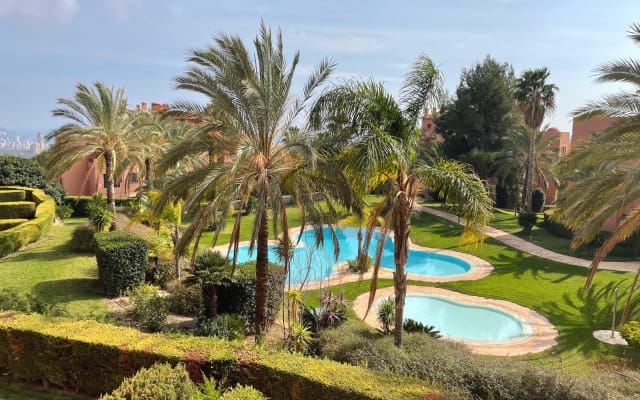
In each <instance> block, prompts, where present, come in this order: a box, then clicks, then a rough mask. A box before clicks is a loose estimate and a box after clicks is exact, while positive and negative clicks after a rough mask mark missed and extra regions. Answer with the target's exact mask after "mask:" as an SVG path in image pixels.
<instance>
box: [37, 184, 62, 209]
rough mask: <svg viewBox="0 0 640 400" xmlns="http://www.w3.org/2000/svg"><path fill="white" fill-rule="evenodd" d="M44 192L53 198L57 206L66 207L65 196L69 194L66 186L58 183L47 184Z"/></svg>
mask: <svg viewBox="0 0 640 400" xmlns="http://www.w3.org/2000/svg"><path fill="white" fill-rule="evenodd" d="M42 190H43V191H44V192H45V193H46V194H48V195H49V196H51V198H52V199H53V200H54V201H55V202H56V205H57V206H62V205H64V196H65V195H66V194H67V191H66V190H65V189H64V186H62V185H61V184H59V183H58V182H47V183H45V185H44V187H43V188H42Z"/></svg>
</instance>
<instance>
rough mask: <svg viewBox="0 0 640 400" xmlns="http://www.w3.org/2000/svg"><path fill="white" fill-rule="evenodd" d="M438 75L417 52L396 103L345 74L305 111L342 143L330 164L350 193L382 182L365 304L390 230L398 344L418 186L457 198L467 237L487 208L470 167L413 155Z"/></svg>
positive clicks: (373, 217) (373, 216)
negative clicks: (380, 220)
mask: <svg viewBox="0 0 640 400" xmlns="http://www.w3.org/2000/svg"><path fill="white" fill-rule="evenodd" d="M441 81H442V80H441V76H440V72H439V71H438V70H437V69H436V68H435V66H434V64H433V62H432V61H431V59H429V58H428V57H427V56H426V55H421V56H420V57H419V58H418V60H417V62H416V63H415V64H414V65H413V68H412V70H411V72H410V73H409V74H408V75H407V76H406V79H405V82H404V85H403V89H402V92H401V103H400V104H398V103H397V102H396V100H395V99H394V98H393V97H392V96H391V95H390V94H389V93H387V92H386V91H385V89H384V87H383V86H382V85H381V84H379V83H376V82H373V81H348V82H346V83H345V84H344V85H341V86H338V87H335V88H333V89H331V90H329V91H327V92H325V93H324V94H323V96H322V97H321V98H320V99H319V100H318V102H317V104H316V106H315V107H314V109H313V111H312V114H311V117H312V121H313V123H314V125H315V128H316V129H318V130H319V131H321V132H323V135H324V136H325V137H326V138H327V140H328V141H329V142H331V143H333V145H334V146H339V147H340V148H341V150H342V152H341V154H342V155H341V156H340V157H339V158H338V159H337V160H336V163H337V164H339V165H342V166H343V168H344V169H345V171H346V174H347V176H349V177H350V178H351V179H352V185H353V187H354V189H355V192H356V193H359V194H361V195H364V194H366V193H368V192H369V191H370V190H371V188H372V187H374V186H377V185H379V184H383V186H384V187H385V188H386V189H385V193H384V195H385V198H384V200H383V201H382V202H381V203H380V204H379V205H378V206H376V207H375V208H374V210H373V211H372V212H371V213H370V216H369V222H368V228H369V229H368V230H367V233H366V237H365V242H364V244H363V247H364V248H368V245H369V243H370V240H371V238H372V235H373V229H374V227H375V225H376V224H377V222H378V218H379V217H380V216H382V215H384V218H383V220H384V223H383V227H382V229H381V234H380V241H379V242H378V251H377V254H376V260H375V263H374V269H373V280H372V282H371V295H370V298H369V308H370V307H371V305H372V303H373V300H374V298H375V291H376V288H377V277H378V272H379V268H380V260H381V257H382V249H383V244H384V240H385V239H386V237H387V236H388V234H389V233H390V231H391V230H393V234H394V260H395V267H396V269H395V272H394V292H395V327H396V329H395V332H394V335H395V344H396V345H397V346H402V343H403V331H402V323H403V318H404V303H405V297H406V291H407V274H406V269H405V266H406V262H407V257H408V249H409V233H410V220H411V214H412V212H413V208H414V204H415V201H416V198H417V196H418V194H419V193H420V192H421V191H422V190H423V189H432V190H436V189H437V190H439V191H440V193H441V194H442V195H443V196H446V198H447V201H449V202H451V203H455V204H457V205H459V210H460V212H461V215H462V216H463V217H464V218H465V231H464V235H463V240H464V241H465V242H466V241H473V240H477V239H478V238H479V237H480V236H481V231H482V228H483V227H484V225H485V224H486V223H487V222H488V221H489V218H490V215H491V209H492V206H491V200H490V199H489V197H488V196H487V193H486V191H485V188H484V186H483V185H482V182H481V181H480V180H479V178H478V177H477V176H476V175H475V174H474V173H473V172H472V171H471V170H470V168H469V167H468V166H466V165H463V164H461V163H459V162H455V161H447V160H442V159H441V160H438V161H436V162H434V163H432V164H426V163H423V162H415V159H416V144H417V143H418V140H419V136H420V131H419V130H418V129H417V128H416V123H417V121H418V116H419V115H420V113H421V111H422V109H423V107H424V106H425V105H427V104H428V103H431V102H434V101H437V99H438V97H439V95H440V92H441V90H440V88H441ZM385 210H386V211H385Z"/></svg>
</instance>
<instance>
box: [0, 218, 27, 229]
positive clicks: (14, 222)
mask: <svg viewBox="0 0 640 400" xmlns="http://www.w3.org/2000/svg"><path fill="white" fill-rule="evenodd" d="M27 221H28V219H24V218H12V219H0V231H6V230H7V229H11V228H15V227H16V226H18V225H20V224H23V223H25V222H27Z"/></svg>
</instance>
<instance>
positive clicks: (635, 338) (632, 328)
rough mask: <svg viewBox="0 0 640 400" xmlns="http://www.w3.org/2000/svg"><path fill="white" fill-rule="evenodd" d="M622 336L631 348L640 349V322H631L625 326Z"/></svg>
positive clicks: (621, 332) (621, 331)
mask: <svg viewBox="0 0 640 400" xmlns="http://www.w3.org/2000/svg"><path fill="white" fill-rule="evenodd" d="M620 335H621V336H622V337H623V338H624V340H626V341H627V343H629V346H631V347H633V348H635V349H640V322H638V321H631V322H628V323H626V324H624V326H623V327H622V329H621V330H620Z"/></svg>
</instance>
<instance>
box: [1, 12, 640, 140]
mask: <svg viewBox="0 0 640 400" xmlns="http://www.w3.org/2000/svg"><path fill="white" fill-rule="evenodd" d="M633 18H636V19H635V20H634V19H633ZM261 20H264V21H265V22H266V23H267V24H269V25H271V26H272V27H273V28H274V29H278V28H280V29H281V30H282V34H283V38H284V46H285V50H286V51H287V52H288V54H290V55H293V53H294V52H295V51H296V50H299V51H300V54H301V60H300V65H299V68H298V74H297V75H298V81H299V82H300V81H302V80H303V79H304V77H305V76H306V75H307V74H308V73H309V72H310V71H311V70H312V68H313V67H314V66H315V65H317V63H318V62H319V61H320V60H321V59H323V58H330V59H331V60H333V61H335V62H336V63H337V64H338V67H337V70H336V73H335V74H334V77H333V82H335V83H340V82H341V80H343V79H349V78H369V77H373V78H374V79H376V80H380V81H383V82H384V83H385V86H386V87H387V89H388V90H389V91H390V92H391V93H393V94H397V93H398V91H399V88H400V86H401V83H402V79H403V77H404V75H405V74H406V72H407V71H408V69H409V67H410V65H411V64H412V63H413V62H414V61H415V59H416V58H417V57H418V55H419V54H421V53H425V54H427V55H428V56H429V57H430V58H432V59H433V60H434V61H435V63H436V64H437V65H438V67H439V68H440V70H441V71H442V72H443V74H444V77H445V86H446V88H447V90H448V91H449V92H451V93H453V92H455V88H456V87H457V85H458V83H459V79H460V73H461V71H462V69H464V68H468V67H470V66H472V65H473V64H474V63H477V62H478V61H480V60H482V59H483V58H484V57H485V56H486V55H491V56H492V57H494V58H495V59H496V60H498V61H500V62H508V63H510V64H512V65H513V67H514V69H515V72H516V74H518V75H519V74H520V73H521V72H522V71H524V70H526V69H528V68H536V67H542V66H546V67H548V68H549V69H550V71H551V77H550V81H551V82H552V83H554V84H556V85H557V86H558V87H559V92H558V95H557V109H556V111H555V113H554V114H553V115H552V116H551V117H550V118H549V119H548V121H547V122H548V123H550V124H551V125H553V126H556V127H558V128H559V129H561V130H563V131H564V130H570V129H571V116H570V113H571V111H572V110H574V109H576V108H577V107H580V106H581V105H583V104H584V103H585V102H586V101H588V100H591V99H594V98H598V97H599V96H602V95H604V94H607V93H611V92H614V91H619V90H623V89H624V87H616V86H612V85H602V84H599V85H597V84H594V83H593V74H594V73H593V71H594V69H595V68H596V67H597V66H598V65H600V64H602V63H605V62H608V61H611V60H614V59H617V58H623V57H634V58H636V59H637V58H639V57H638V56H639V55H640V48H638V47H634V45H633V44H632V42H631V40H630V39H628V38H627V31H628V29H629V26H630V25H631V24H632V23H634V22H640V1H638V0H612V1H610V2H607V3H605V2H602V1H592V0H577V1H573V0H553V1H548V0H537V1H534V0H482V1H477V0H452V1H447V2H442V1H432V0H412V1H397V0H396V1H378V0H368V1H355V0H341V1H335V0H323V1H313V2H309V1H304V0H298V1H293V0H286V1H284V0H283V1H280V0H275V1H271V0H269V1H264V0H263V1H243V0H234V1H216V0H197V1H196V0H193V1H186V0H184V1H178V0H174V1H169V0H0V127H2V128H5V129H10V130H13V131H17V132H21V133H35V132H45V133H47V132H49V131H50V130H52V129H55V128H56V127H58V126H60V125H62V124H63V123H65V122H66V121H64V120H63V119H60V118H54V117H52V116H51V110H52V109H54V108H55V107H56V101H57V99H58V98H61V97H62V98H70V97H72V96H73V94H74V90H75V86H76V85H77V84H78V83H85V84H91V83H93V82H95V81H102V82H105V83H106V84H108V85H111V86H124V87H125V88H126V92H127V96H128V99H129V103H130V104H131V107H132V108H133V107H134V105H135V104H138V103H140V102H141V101H146V102H148V103H151V102H161V103H165V102H166V103H171V102H174V101H176V100H180V99H190V100H198V101H202V102H204V101H205V99H204V98H200V97H198V96H195V95H193V94H191V93H189V92H185V91H178V90H175V88H174V83H173V79H174V78H175V77H176V76H178V75H180V74H182V73H183V72H184V71H186V69H187V68H188V67H189V64H188V63H187V62H186V61H185V58H186V54H187V52H188V50H189V49H199V48H204V47H206V46H208V45H210V44H212V38H213V37H214V36H215V35H216V34H219V33H228V34H236V35H238V36H240V37H241V38H242V39H243V40H245V43H247V44H249V42H250V40H252V39H253V38H254V37H255V35H256V34H257V32H258V28H259V25H260V21H261ZM300 85H301V84H300Z"/></svg>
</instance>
